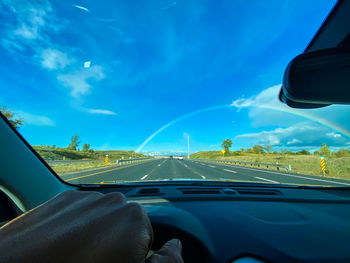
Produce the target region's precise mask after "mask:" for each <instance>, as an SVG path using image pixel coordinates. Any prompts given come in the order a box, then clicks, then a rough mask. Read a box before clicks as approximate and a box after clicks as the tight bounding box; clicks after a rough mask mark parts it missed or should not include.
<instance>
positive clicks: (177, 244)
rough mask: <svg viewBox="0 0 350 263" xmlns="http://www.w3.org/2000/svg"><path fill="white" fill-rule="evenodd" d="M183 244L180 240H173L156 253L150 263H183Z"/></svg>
mask: <svg viewBox="0 0 350 263" xmlns="http://www.w3.org/2000/svg"><path fill="white" fill-rule="evenodd" d="M181 252H182V244H181V241H180V240H179V239H171V240H169V241H168V242H166V243H165V244H164V245H163V246H162V248H161V249H159V250H158V251H157V252H155V253H154V254H153V255H152V256H151V257H150V258H149V260H148V261H147V262H148V263H183V259H182V257H181Z"/></svg>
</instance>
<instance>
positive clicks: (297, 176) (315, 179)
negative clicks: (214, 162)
mask: <svg viewBox="0 0 350 263" xmlns="http://www.w3.org/2000/svg"><path fill="white" fill-rule="evenodd" d="M236 168H237V169H240V168H241V169H248V170H253V171H259V172H263V173H270V174H280V175H284V176H291V177H296V178H303V179H308V180H314V181H321V182H326V183H333V184H342V185H350V183H343V182H336V181H329V180H324V179H318V178H309V177H305V176H300V175H293V174H284V173H278V172H273V171H271V172H270V171H264V170H259V169H254V168H248V167H236Z"/></svg>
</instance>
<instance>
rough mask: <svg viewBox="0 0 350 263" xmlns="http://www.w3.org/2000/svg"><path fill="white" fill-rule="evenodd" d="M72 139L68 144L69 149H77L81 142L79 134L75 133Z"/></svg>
mask: <svg viewBox="0 0 350 263" xmlns="http://www.w3.org/2000/svg"><path fill="white" fill-rule="evenodd" d="M70 140H71V143H70V144H69V145H68V147H67V148H68V149H69V150H73V151H76V150H77V148H78V146H79V144H80V141H79V135H78V134H75V135H74V136H72V138H71V139H70Z"/></svg>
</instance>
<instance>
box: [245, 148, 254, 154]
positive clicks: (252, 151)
mask: <svg viewBox="0 0 350 263" xmlns="http://www.w3.org/2000/svg"><path fill="white" fill-rule="evenodd" d="M245 152H246V153H254V150H253V149H251V148H248V149H247V150H246V151H245Z"/></svg>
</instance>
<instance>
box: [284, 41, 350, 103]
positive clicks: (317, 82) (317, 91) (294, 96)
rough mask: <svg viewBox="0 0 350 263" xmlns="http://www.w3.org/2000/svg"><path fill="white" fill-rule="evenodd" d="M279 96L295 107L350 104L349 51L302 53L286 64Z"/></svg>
mask: <svg viewBox="0 0 350 263" xmlns="http://www.w3.org/2000/svg"><path fill="white" fill-rule="evenodd" d="M280 99H281V100H282V101H283V102H284V103H286V104H288V105H289V106H291V107H294V108H318V107H324V106H327V105H330V104H350V51H344V50H341V49H336V48H332V49H324V50H319V51H313V52H308V53H303V54H301V55H299V56H297V57H296V58H294V59H293V60H292V61H291V62H290V63H289V64H288V66H287V68H286V70H285V73H284V77H283V85H282V89H281V93H280Z"/></svg>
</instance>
